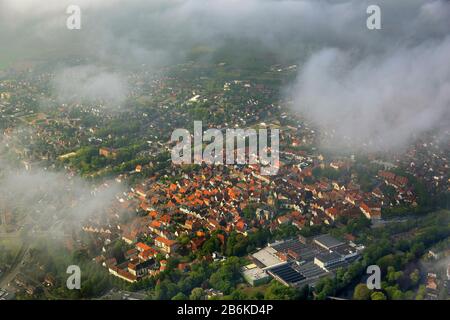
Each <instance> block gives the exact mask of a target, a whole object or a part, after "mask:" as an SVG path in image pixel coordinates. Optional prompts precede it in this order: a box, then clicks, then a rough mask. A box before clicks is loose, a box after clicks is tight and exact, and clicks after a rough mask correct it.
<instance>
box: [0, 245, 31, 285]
mask: <svg viewBox="0 0 450 320" xmlns="http://www.w3.org/2000/svg"><path fill="white" fill-rule="evenodd" d="M28 251H29V246H28V245H27V244H25V243H23V244H22V246H21V248H20V250H19V252H18V253H17V256H16V258H15V259H14V262H13V264H12V266H11V268H10V269H9V270H6V271H5V272H4V273H3V275H2V277H1V278H0V288H5V289H7V287H8V283H10V282H11V281H12V280H13V279H14V278H15V277H16V276H17V274H18V273H19V271H20V267H21V266H22V261H23V259H24V258H25V256H26V254H27V253H28Z"/></svg>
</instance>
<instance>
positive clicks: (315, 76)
mask: <svg viewBox="0 0 450 320" xmlns="http://www.w3.org/2000/svg"><path fill="white" fill-rule="evenodd" d="M449 56H450V37H447V38H446V39H445V40H443V41H441V42H435V41H430V42H426V43H423V44H421V45H419V46H416V47H412V48H407V47H402V48H396V49H394V50H389V51H388V52H386V53H384V54H378V55H369V56H364V57H358V56H357V55H356V54H353V53H352V52H351V51H344V50H339V49H333V48H330V49H323V50H322V51H320V52H318V53H316V54H314V55H313V56H312V57H311V58H310V59H309V60H308V61H307V63H306V64H305V65H304V66H303V70H302V71H301V73H300V74H299V78H298V81H297V83H296V85H295V86H294V88H293V92H294V95H295V106H296V110H298V111H299V112H300V113H301V114H302V115H305V116H306V117H307V118H309V119H310V120H312V121H313V122H315V123H316V124H318V125H320V126H321V127H322V128H323V129H325V130H326V131H328V132H329V133H333V135H334V137H333V138H332V140H331V141H329V142H330V143H332V144H333V145H335V146H338V147H339V146H340V147H341V146H345V145H347V143H350V144H356V145H358V146H361V145H362V146H364V147H365V148H368V149H370V150H375V151H378V150H385V149H387V150H389V149H392V148H397V147H401V146H404V145H405V144H407V143H408V142H410V140H411V139H412V138H413V137H414V136H416V135H420V134H421V133H423V132H424V131H427V130H431V129H436V130H437V129H440V128H445V127H446V126H448V120H449V115H450V114H449V110H450V66H449V64H448V57H449Z"/></svg>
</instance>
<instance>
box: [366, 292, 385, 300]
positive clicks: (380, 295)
mask: <svg viewBox="0 0 450 320" xmlns="http://www.w3.org/2000/svg"><path fill="white" fill-rule="evenodd" d="M370 298H371V299H372V300H386V296H385V295H384V293H383V292H381V291H375V292H373V293H372V294H371V295H370Z"/></svg>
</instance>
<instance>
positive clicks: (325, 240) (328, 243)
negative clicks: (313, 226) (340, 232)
mask: <svg viewBox="0 0 450 320" xmlns="http://www.w3.org/2000/svg"><path fill="white" fill-rule="evenodd" d="M314 243H315V244H317V245H319V246H321V247H322V248H324V249H327V250H332V249H333V248H334V247H337V246H340V245H342V244H344V242H342V241H340V240H338V239H336V238H334V237H332V236H330V235H328V234H323V235H320V236H318V237H315V238H314Z"/></svg>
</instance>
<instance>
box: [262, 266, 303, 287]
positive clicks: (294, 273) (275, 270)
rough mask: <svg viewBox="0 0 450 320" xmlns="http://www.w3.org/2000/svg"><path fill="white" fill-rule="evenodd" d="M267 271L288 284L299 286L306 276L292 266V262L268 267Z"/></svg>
mask: <svg viewBox="0 0 450 320" xmlns="http://www.w3.org/2000/svg"><path fill="white" fill-rule="evenodd" d="M267 272H268V273H269V274H270V275H271V276H272V277H274V278H275V279H277V280H278V281H280V282H281V283H283V284H284V285H286V286H298V285H299V284H300V283H301V282H302V281H303V280H305V279H306V277H305V276H304V275H303V274H301V273H300V272H299V271H298V270H296V269H294V268H293V267H292V264H290V263H285V264H282V265H279V266H275V267H272V268H270V269H267Z"/></svg>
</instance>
